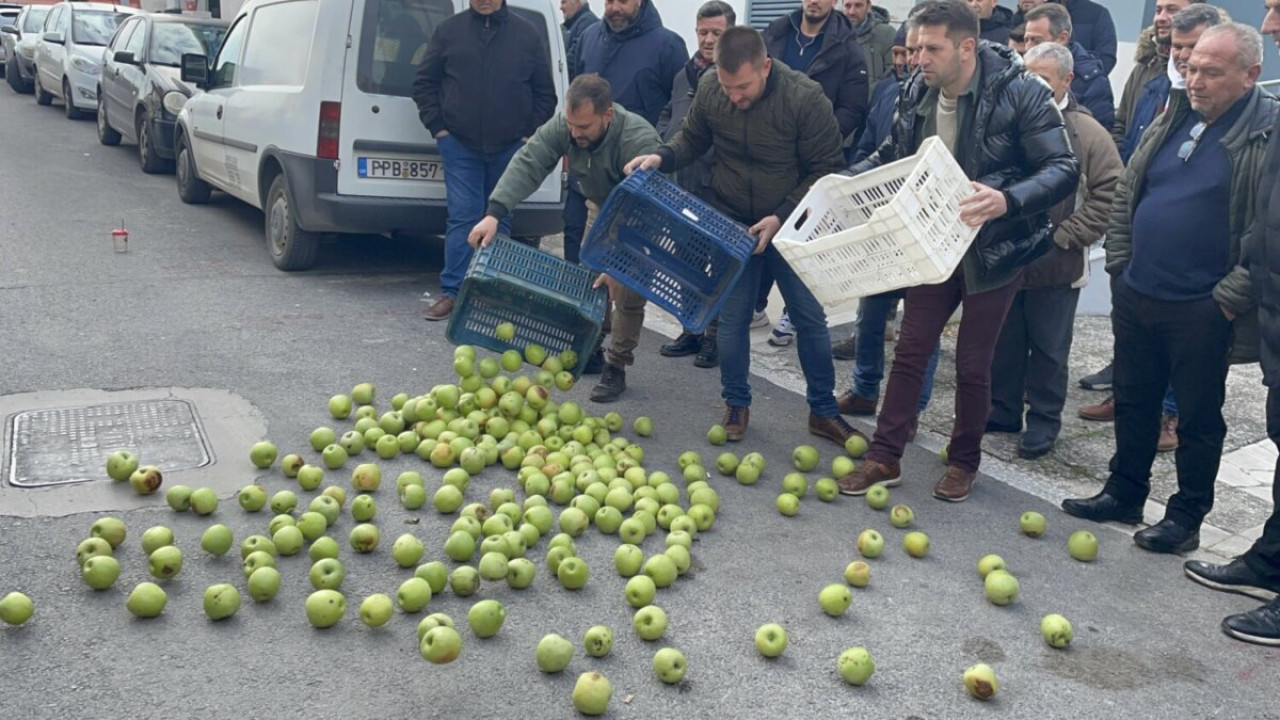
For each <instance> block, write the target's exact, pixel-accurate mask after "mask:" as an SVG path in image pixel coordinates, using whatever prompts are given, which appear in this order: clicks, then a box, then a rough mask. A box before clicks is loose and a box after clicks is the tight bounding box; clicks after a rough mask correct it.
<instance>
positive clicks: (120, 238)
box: [111, 228, 129, 253]
mask: <svg viewBox="0 0 1280 720" xmlns="http://www.w3.org/2000/svg"><path fill="white" fill-rule="evenodd" d="M111 242H112V244H113V245H115V248H116V252H118V253H122V252H129V231H128V230H125V229H124V228H116V229H115V230H112V231H111Z"/></svg>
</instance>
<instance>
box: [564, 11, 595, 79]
mask: <svg viewBox="0 0 1280 720" xmlns="http://www.w3.org/2000/svg"><path fill="white" fill-rule="evenodd" d="M598 22H600V18H598V17H596V14H595V13H593V12H591V7H590V6H588V5H587V4H586V3H582V7H580V8H578V12H576V13H574V15H573V17H571V18H565V21H564V23H563V24H561V26H560V27H562V28H564V55H565V58H566V59H567V60H568V65H569V79H570V80H573V79H574V78H576V77H578V68H577V67H576V66H575V65H574V63H575V61H576V59H577V56H578V54H577V52H576V49H577V47H578V41H579V40H581V39H582V33H583V32H585V31H586V29H587V28H589V27H591V26H592V25H595V24H596V23H598Z"/></svg>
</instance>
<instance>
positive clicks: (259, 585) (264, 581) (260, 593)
mask: <svg viewBox="0 0 1280 720" xmlns="http://www.w3.org/2000/svg"><path fill="white" fill-rule="evenodd" d="M278 592H280V571H279V570H277V569H275V568H273V567H260V568H258V569H257V570H254V571H253V573H252V574H251V575H249V597H251V598H253V601H254V602H270V601H271V600H272V599H273V598H274V597H275V596H276V593H278Z"/></svg>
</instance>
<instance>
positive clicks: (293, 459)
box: [280, 453, 313, 489]
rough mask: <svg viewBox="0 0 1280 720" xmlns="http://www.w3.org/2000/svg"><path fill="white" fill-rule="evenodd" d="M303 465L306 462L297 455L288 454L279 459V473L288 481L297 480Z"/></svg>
mask: <svg viewBox="0 0 1280 720" xmlns="http://www.w3.org/2000/svg"><path fill="white" fill-rule="evenodd" d="M305 465H306V461H305V460H303V459H302V456H301V455H299V454H297V453H289V454H288V455H285V456H284V457H283V458H280V472H282V473H284V476H285V477H287V478H289V479H290V480H292V479H295V478H297V477H298V473H299V472H301V470H302V468H303V467H304V466H305ZM309 489H313V488H309Z"/></svg>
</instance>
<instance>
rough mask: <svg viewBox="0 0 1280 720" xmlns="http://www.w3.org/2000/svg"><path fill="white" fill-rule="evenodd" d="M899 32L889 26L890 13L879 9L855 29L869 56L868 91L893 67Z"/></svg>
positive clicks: (856, 37) (863, 49)
mask: <svg viewBox="0 0 1280 720" xmlns="http://www.w3.org/2000/svg"><path fill="white" fill-rule="evenodd" d="M836 12H839V10H836ZM897 32H898V30H897V28H895V27H894V26H893V25H890V24H889V13H888V12H885V11H884V9H883V8H878V7H873V8H871V12H869V13H867V19H866V21H864V22H863V23H862V24H861V25H858V26H857V27H855V28H854V29H853V36H854V39H855V40H857V42H858V45H859V46H861V47H862V54H864V55H866V56H867V89H868V90H872V89H874V88H875V86H876V83H878V82H880V78H882V77H884V76H885V75H887V74H888V73H889V68H891V67H893V36H894V35H896V34H897ZM868 99H870V97H869V94H868ZM854 134H857V133H854Z"/></svg>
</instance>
